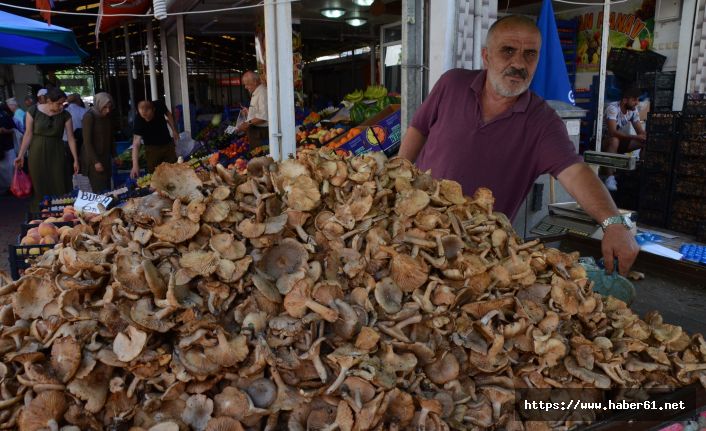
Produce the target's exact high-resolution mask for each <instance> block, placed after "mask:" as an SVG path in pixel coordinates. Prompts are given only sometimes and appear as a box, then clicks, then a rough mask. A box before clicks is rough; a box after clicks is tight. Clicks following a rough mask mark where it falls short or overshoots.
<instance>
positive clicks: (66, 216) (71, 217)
mask: <svg viewBox="0 0 706 431" xmlns="http://www.w3.org/2000/svg"><path fill="white" fill-rule="evenodd" d="M62 218H63V219H64V221H74V220H77V219H78V216H77V215H76V213H73V212H69V213H64V216H63V217H62Z"/></svg>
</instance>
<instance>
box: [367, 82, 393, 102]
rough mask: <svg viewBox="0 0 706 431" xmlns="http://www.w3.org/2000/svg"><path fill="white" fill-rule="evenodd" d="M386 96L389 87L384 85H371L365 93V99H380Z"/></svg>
mask: <svg viewBox="0 0 706 431" xmlns="http://www.w3.org/2000/svg"><path fill="white" fill-rule="evenodd" d="M385 96H387V88H385V87H383V86H382V85H371V86H369V87H368V88H367V89H366V90H365V93H364V94H363V97H364V98H365V100H378V99H382V98H383V97H385Z"/></svg>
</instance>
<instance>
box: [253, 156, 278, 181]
mask: <svg viewBox="0 0 706 431" xmlns="http://www.w3.org/2000/svg"><path fill="white" fill-rule="evenodd" d="M273 163H274V160H273V159H272V158H271V157H255V158H253V159H250V161H249V162H248V175H251V176H253V177H261V176H263V175H265V174H266V173H267V172H269V169H268V168H269V166H270V165H271V164H273Z"/></svg>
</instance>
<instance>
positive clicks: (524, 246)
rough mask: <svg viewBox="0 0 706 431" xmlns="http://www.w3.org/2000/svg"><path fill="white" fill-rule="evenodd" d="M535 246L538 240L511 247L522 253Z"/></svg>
mask: <svg viewBox="0 0 706 431" xmlns="http://www.w3.org/2000/svg"><path fill="white" fill-rule="evenodd" d="M537 244H539V238H537V239H533V240H532V241H528V242H526V243H524V244H520V245H517V244H515V245H513V246H512V247H513V248H514V249H515V251H522V250H527V249H528V248H532V247H534V246H535V245H537Z"/></svg>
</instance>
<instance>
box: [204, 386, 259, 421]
mask: <svg viewBox="0 0 706 431" xmlns="http://www.w3.org/2000/svg"><path fill="white" fill-rule="evenodd" d="M213 399H214V401H215V412H216V416H229V417H231V418H235V419H238V420H241V419H243V418H244V417H246V416H247V414H248V410H249V409H250V401H249V400H248V395H247V394H246V393H245V392H243V391H241V390H240V389H238V388H236V387H234V386H226V387H225V388H223V391H222V392H221V393H220V394H218V395H216V396H215V397H214V398H213Z"/></svg>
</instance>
